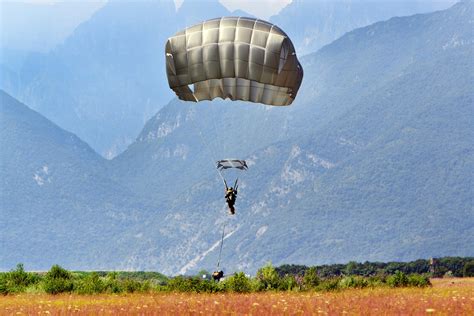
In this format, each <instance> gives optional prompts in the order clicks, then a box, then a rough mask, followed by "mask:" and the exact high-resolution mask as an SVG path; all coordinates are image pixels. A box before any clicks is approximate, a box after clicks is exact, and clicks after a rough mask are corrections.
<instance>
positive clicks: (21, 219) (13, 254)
mask: <svg viewBox="0 0 474 316" xmlns="http://www.w3.org/2000/svg"><path fill="white" fill-rule="evenodd" d="M0 121H1V124H0V126H1V127H0V136H1V137H0V147H1V148H2V150H1V151H0V178H1V182H0V188H1V190H0V202H1V204H0V206H1V216H0V225H1V226H2V230H1V231H0V245H1V246H0V249H1V251H0V270H2V271H5V270H9V269H10V268H11V267H13V266H14V265H15V264H17V263H18V262H23V263H24V264H25V265H26V266H28V267H30V268H31V269H36V270H46V269H49V268H50V266H51V265H52V264H54V263H60V264H62V265H65V266H68V267H73V268H77V269H98V268H102V269H107V268H110V267H111V266H116V267H120V266H121V267H123V268H125V269H126V268H133V258H130V257H128V253H127V249H128V247H129V246H130V245H132V246H133V244H134V243H135V241H136V240H138V239H139V237H136V236H140V235H137V234H139V230H138V231H137V230H136V229H137V228H138V229H139V227H140V223H143V222H145V221H146V218H147V217H149V214H150V212H154V209H153V208H151V207H149V206H145V204H144V203H141V202H140V200H139V199H138V198H137V197H136V196H135V195H134V194H133V193H131V192H130V191H129V190H128V189H126V188H124V187H123V186H122V185H120V184H118V183H116V182H114V181H112V180H110V179H109V177H108V175H107V174H106V172H105V170H106V166H105V164H106V163H107V161H106V160H105V159H104V158H102V157H101V156H99V155H98V154H97V153H96V152H94V151H93V150H92V149H91V148H90V147H89V146H88V145H87V144H86V143H84V142H83V141H82V140H80V139H79V138H78V137H77V136H75V135H74V134H71V133H69V132H67V131H65V130H63V129H61V128H59V127H58V126H56V125H54V124H53V123H51V122H50V121H49V120H47V119H46V118H44V117H43V116H41V115H40V114H38V113H37V112H35V111H33V110H31V109H29V108H28V107H27V106H25V105H23V104H21V103H19V102H18V101H17V100H15V99H13V98H12V97H11V96H9V95H7V94H6V93H5V92H3V91H0ZM154 214H155V215H156V213H154ZM112 241H113V242H112Z"/></svg>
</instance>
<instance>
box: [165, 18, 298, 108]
mask: <svg viewBox="0 0 474 316" xmlns="http://www.w3.org/2000/svg"><path fill="white" fill-rule="evenodd" d="M166 73H167V75H168V82H169V85H170V88H172V89H173V90H174V92H176V95H177V96H178V97H179V98H180V99H181V100H185V101H194V102H197V101H201V100H212V99H214V98H217V97H220V98H223V99H225V98H229V99H231V100H243V101H251V102H258V103H264V104H268V105H290V104H291V103H292V102H293V100H294V99H295V97H296V93H297V92H298V89H299V87H300V85H301V80H302V79H303V68H302V67H301V65H300V63H299V62H298V59H297V58H296V53H295V49H294V47H293V43H292V42H291V40H290V39H289V38H288V36H287V35H286V34H285V33H284V32H283V31H282V30H281V29H280V28H278V27H277V26H275V25H273V24H271V23H268V22H265V21H262V20H258V19H252V18H243V17H223V18H218V19H212V20H208V21H205V22H202V23H200V24H197V25H194V26H192V27H188V28H186V29H185V30H184V31H181V32H178V33H176V35H174V36H172V37H170V38H169V39H168V41H167V43H166Z"/></svg>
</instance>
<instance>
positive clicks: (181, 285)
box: [167, 276, 222, 293]
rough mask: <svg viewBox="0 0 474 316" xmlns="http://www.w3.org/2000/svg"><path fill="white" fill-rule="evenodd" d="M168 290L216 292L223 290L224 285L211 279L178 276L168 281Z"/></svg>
mask: <svg viewBox="0 0 474 316" xmlns="http://www.w3.org/2000/svg"><path fill="white" fill-rule="evenodd" d="M167 290H169V291H174V292H194V293H214V292H220V291H222V286H221V285H220V284H219V283H217V282H214V281H211V280H203V279H201V278H197V277H184V276H177V277H175V278H172V279H170V280H169V281H168V284H167Z"/></svg>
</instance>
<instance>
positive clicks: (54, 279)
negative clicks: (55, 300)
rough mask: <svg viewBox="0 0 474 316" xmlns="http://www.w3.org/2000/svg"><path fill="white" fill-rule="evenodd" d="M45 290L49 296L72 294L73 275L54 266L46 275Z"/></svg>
mask: <svg viewBox="0 0 474 316" xmlns="http://www.w3.org/2000/svg"><path fill="white" fill-rule="evenodd" d="M43 288H44V290H45V291H46V293H49V294H59V293H63V292H71V291H72V290H73V288H74V285H73V282H72V275H71V273H70V272H69V271H67V270H66V269H64V268H62V267H60V266H58V265H54V266H52V267H51V270H49V271H48V273H46V276H45V278H44V280H43Z"/></svg>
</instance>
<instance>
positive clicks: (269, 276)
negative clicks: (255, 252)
mask: <svg viewBox="0 0 474 316" xmlns="http://www.w3.org/2000/svg"><path fill="white" fill-rule="evenodd" d="M257 280H258V281H259V282H260V287H259V288H260V289H262V290H272V289H278V286H279V282H280V278H279V276H278V273H277V271H276V270H275V268H274V267H273V265H272V264H271V263H268V264H266V265H265V266H264V267H263V268H260V269H259V270H258V271H257Z"/></svg>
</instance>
